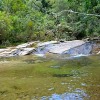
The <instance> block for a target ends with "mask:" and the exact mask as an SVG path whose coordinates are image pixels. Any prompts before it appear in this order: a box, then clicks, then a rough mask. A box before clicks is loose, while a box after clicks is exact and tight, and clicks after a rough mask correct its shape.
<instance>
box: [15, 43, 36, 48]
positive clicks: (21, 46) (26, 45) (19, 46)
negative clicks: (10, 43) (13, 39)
mask: <svg viewBox="0 0 100 100" xmlns="http://www.w3.org/2000/svg"><path fill="white" fill-rule="evenodd" d="M34 43H35V42H28V43H24V44H21V45H18V46H17V47H16V48H27V47H31V46H32V45H33V44H34Z"/></svg>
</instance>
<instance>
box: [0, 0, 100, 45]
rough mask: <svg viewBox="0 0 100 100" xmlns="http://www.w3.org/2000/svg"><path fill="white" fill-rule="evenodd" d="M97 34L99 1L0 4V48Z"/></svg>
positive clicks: (4, 1)
mask: <svg viewBox="0 0 100 100" xmlns="http://www.w3.org/2000/svg"><path fill="white" fill-rule="evenodd" d="M99 34H100V0H0V44H3V45H9V44H11V43H18V42H27V41H31V40H42V41H45V40H51V39H66V40H71V39H81V38H84V37H87V36H99Z"/></svg>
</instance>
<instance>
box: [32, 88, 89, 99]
mask: <svg viewBox="0 0 100 100" xmlns="http://www.w3.org/2000/svg"><path fill="white" fill-rule="evenodd" d="M85 97H87V98H89V96H88V95H87V94H86V93H85V92H84V91H83V90H81V89H76V90H75V91H73V92H72V93H67V92H66V93H63V94H56V93H55V94H52V95H51V96H43V97H42V98H40V100H84V98H85ZM33 100H34V99H33Z"/></svg>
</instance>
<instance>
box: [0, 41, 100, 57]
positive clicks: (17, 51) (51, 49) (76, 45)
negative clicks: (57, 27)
mask: <svg viewBox="0 0 100 100" xmlns="http://www.w3.org/2000/svg"><path fill="white" fill-rule="evenodd" d="M95 49H96V50H97V49H98V46H94V45H93V44H92V43H91V42H89V41H83V40H73V41H63V42H60V41H48V42H37V41H36V42H28V43H24V44H21V45H18V46H16V47H8V48H6V49H0V57H11V56H24V55H30V54H35V55H38V56H44V55H45V54H47V53H52V54H68V55H74V56H77V55H88V54H92V53H94V51H96V50H95ZM96 54H100V49H99V51H98V52H96Z"/></svg>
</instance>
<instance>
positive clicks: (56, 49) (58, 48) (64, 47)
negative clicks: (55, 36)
mask: <svg viewBox="0 0 100 100" xmlns="http://www.w3.org/2000/svg"><path fill="white" fill-rule="evenodd" d="M83 44H85V42H84V41H82V40H74V41H66V42H64V43H59V44H55V45H54V46H52V47H51V48H50V49H49V52H50V53H57V54H62V53H64V52H66V51H68V50H70V49H71V48H75V47H78V46H81V45H83Z"/></svg>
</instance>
